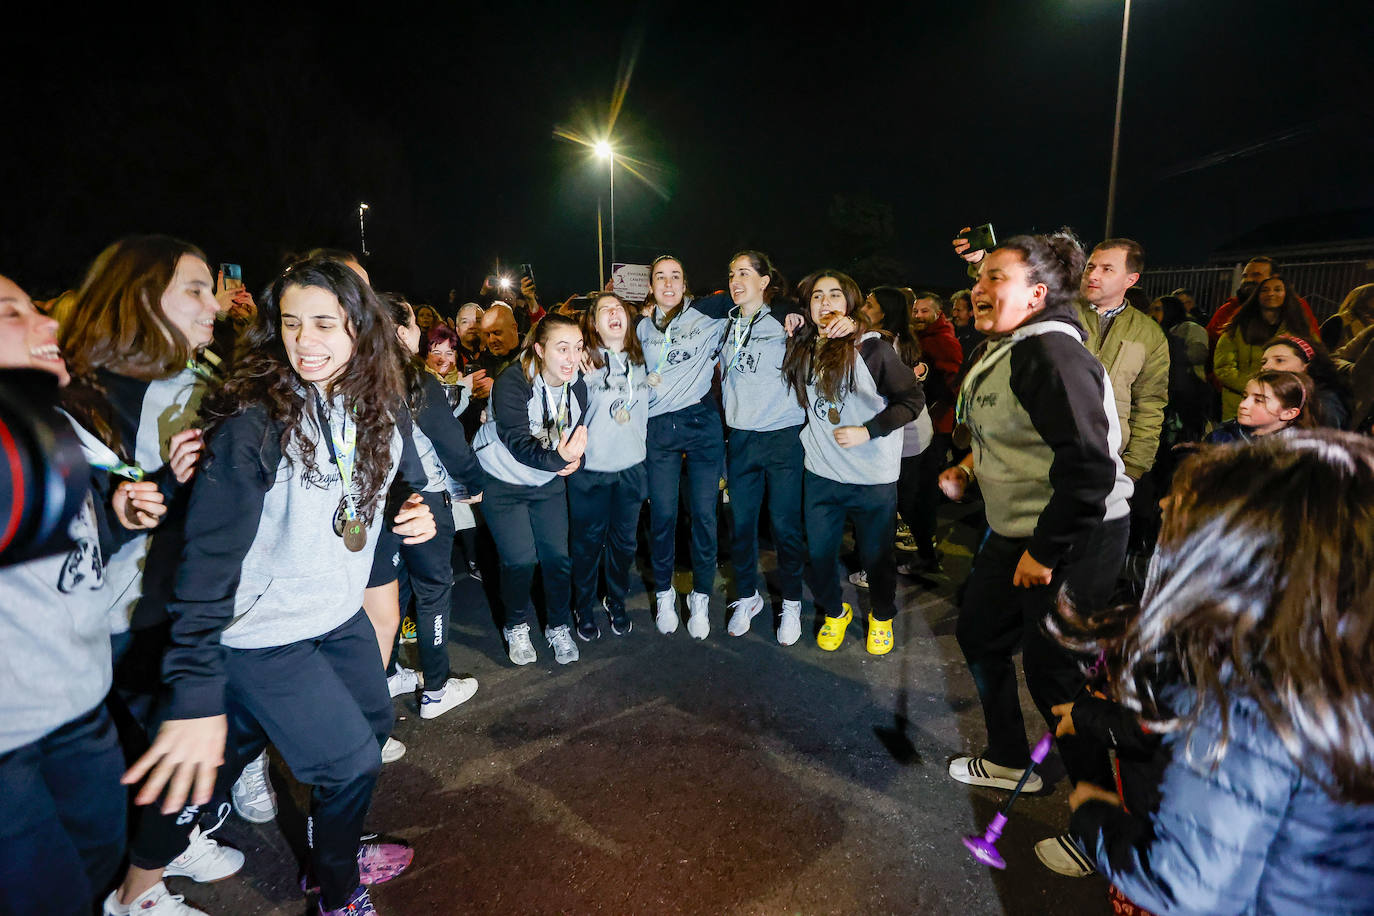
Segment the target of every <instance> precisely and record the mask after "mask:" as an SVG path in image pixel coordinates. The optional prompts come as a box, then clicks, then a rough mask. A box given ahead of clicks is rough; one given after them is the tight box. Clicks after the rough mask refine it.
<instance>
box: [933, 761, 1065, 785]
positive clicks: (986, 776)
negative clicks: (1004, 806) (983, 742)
mask: <svg viewBox="0 0 1374 916" xmlns="http://www.w3.org/2000/svg"><path fill="white" fill-rule="evenodd" d="M1024 772H1025V770H1018V769H1016V768H1014V767H1004V766H1002V765H1001V764H997V763H993V762H992V761H991V760H985V759H984V758H982V757H955V758H954V759H953V760H951V761H950V762H949V775H950V776H952V777H954V778H955V779H957V780H959V782H962V783H966V784H967V785H970V786H990V787H991V788H994V789H1007V790H1008V791H1010V790H1012V789H1015V788H1016V784H1017V783H1018V782H1019V781H1020V780H1021V774H1022V773H1024ZM1044 787H1045V784H1044V781H1043V780H1041V778H1040V774H1039V773H1032V774H1031V775H1030V778H1029V779H1027V780H1026V787H1025V788H1024V789H1022V790H1021V791H1022V792H1032V793H1033V792H1039V791H1040V790H1041V789H1043V788H1044Z"/></svg>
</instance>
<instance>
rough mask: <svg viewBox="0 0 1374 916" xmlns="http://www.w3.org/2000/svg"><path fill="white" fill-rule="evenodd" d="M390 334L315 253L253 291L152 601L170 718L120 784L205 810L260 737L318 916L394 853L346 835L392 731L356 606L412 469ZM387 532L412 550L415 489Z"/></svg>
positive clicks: (350, 277)
mask: <svg viewBox="0 0 1374 916" xmlns="http://www.w3.org/2000/svg"><path fill="white" fill-rule="evenodd" d="M393 327H394V326H393V324H392V322H391V319H390V317H389V315H388V314H387V312H386V309H385V307H384V306H383V305H382V304H381V303H380V302H379V301H378V299H377V297H376V295H375V294H374V293H373V292H372V289H371V287H370V286H368V285H367V283H366V282H364V281H363V280H362V279H361V277H360V276H358V275H357V274H355V273H354V272H353V271H352V270H351V269H349V267H347V266H345V265H344V264H341V263H339V262H337V261H335V260H332V259H329V258H315V259H311V260H307V261H304V262H300V263H297V264H295V265H293V266H291V267H289V268H288V269H287V270H286V272H285V273H283V274H282V275H281V276H280V277H278V278H277V280H276V281H275V282H274V283H273V284H272V286H271V287H270V288H269V289H268V290H267V292H266V293H265V294H264V296H263V297H262V301H261V302H260V308H259V311H258V317H257V321H256V323H255V324H254V325H253V326H252V327H251V328H250V329H249V330H248V331H247V332H246V334H245V338H244V343H245V346H244V348H243V355H242V358H241V359H240V361H239V362H238V363H237V364H236V365H235V366H234V368H233V370H232V371H231V373H230V375H229V377H228V379H227V380H226V381H225V382H224V384H223V385H222V386H221V387H219V388H217V389H216V390H215V391H214V392H213V393H212V394H211V395H210V396H208V397H207V398H206V399H205V400H204V401H203V402H202V404H201V415H202V418H203V419H204V420H206V422H207V428H209V429H211V430H212V432H211V433H210V434H209V436H208V437H207V439H208V443H209V455H208V456H207V459H206V462H205V464H204V466H203V467H202V468H201V469H200V471H199V474H198V478H197V481H196V485H195V487H194V489H193V490H192V493H191V499H190V504H189V507H188V510H187V517H186V546H185V548H184V550H183V554H182V562H181V567H180V569H179V571H178V575H177V581H176V589H175V598H174V600H173V602H172V603H171V605H170V610H171V614H172V634H171V639H172V647H171V649H169V651H168V652H167V657H166V661H165V663H164V677H165V680H166V682H167V686H168V687H169V688H170V690H171V693H172V698H171V702H170V707H171V709H170V713H169V716H168V719H167V721H165V722H164V723H163V725H162V727H161V729H160V731H159V732H158V736H157V739H156V740H155V741H154V742H153V746H152V747H151V748H150V749H149V751H148V752H147V753H146V754H145V755H144V756H143V757H142V758H140V759H139V760H138V761H137V762H136V763H135V764H134V766H133V767H132V768H130V770H129V772H128V773H126V774H125V777H124V779H125V781H126V782H128V783H135V782H139V781H141V780H143V779H144V777H145V776H146V777H148V778H147V781H146V783H145V784H144V785H143V787H142V788H141V789H140V791H139V792H138V795H137V797H136V801H137V803H138V804H150V803H153V802H155V801H156V800H157V799H159V798H160V797H163V795H164V789H165V790H166V792H165V798H164V800H163V803H162V810H163V811H164V812H174V811H176V810H178V809H179V808H180V807H181V806H182V804H184V803H185V801H186V800H187V797H188V795H189V796H191V801H192V802H193V803H194V804H198V805H200V804H205V803H206V802H207V801H209V799H210V797H211V795H212V790H214V789H215V784H216V778H217V776H218V783H219V790H220V791H221V792H224V791H226V790H227V789H228V787H229V784H230V783H232V782H233V780H234V779H235V778H236V777H237V776H238V775H239V772H240V771H241V770H242V769H243V767H244V765H245V764H246V763H247V762H248V761H250V760H253V759H254V758H255V757H257V756H258V754H260V753H261V752H262V751H263V749H264V747H265V746H266V744H268V743H269V742H270V743H271V744H272V745H273V746H274V747H275V748H276V749H277V752H278V753H279V754H280V755H281V757H282V760H283V761H284V762H285V764H286V766H287V767H288V768H289V769H290V771H291V772H292V773H293V774H294V775H295V777H296V778H297V779H299V780H300V781H301V782H303V783H305V784H307V785H309V786H310V788H311V812H310V828H309V830H310V839H309V842H307V841H306V838H305V836H304V835H303V833H301V834H298V835H295V836H291V835H288V840H289V841H290V842H291V844H292V848H293V849H294V850H295V852H296V854H297V856H298V858H300V859H301V864H302V869H303V871H304V874H305V878H306V882H307V883H306V886H310V885H317V886H318V887H319V888H320V899H319V906H320V910H321V912H325V913H331V914H333V913H344V912H346V911H347V912H354V911H357V910H361V909H365V908H370V907H371V902H370V898H369V896H368V890H367V887H366V886H364V885H365V884H373V883H378V882H380V881H385V880H388V879H389V878H391V877H394V876H395V875H396V874H398V873H399V872H400V871H401V870H403V869H404V868H405V867H406V866H407V865H408V864H409V862H410V858H411V855H412V851H411V850H410V849H409V848H408V847H403V846H399V845H397V844H389V843H372V842H369V843H365V844H361V845H360V843H359V839H358V838H359V837H360V836H362V832H363V831H362V828H363V820H364V818H365V817H366V815H367V810H368V806H369V804H370V802H371V798H372V791H373V787H374V786H375V784H376V780H377V775H378V772H379V771H380V769H381V747H382V744H383V742H385V741H386V739H387V737H388V735H389V733H390V730H391V723H392V709H391V697H390V694H389V693H388V691H387V685H386V675H385V670H384V668H383V667H382V665H381V664H379V661H380V658H379V655H378V641H377V635H376V632H375V631H374V629H373V627H372V625H371V624H370V623H369V621H368V618H367V616H366V614H365V613H364V612H363V610H362V609H361V605H362V601H363V592H364V589H365V587H366V584H367V581H368V577H369V573H370V571H371V567H372V559H373V551H374V549H375V547H376V544H377V540H378V537H379V535H380V533H381V530H382V527H383V523H384V518H385V517H387V516H389V515H391V514H392V512H393V511H394V509H393V508H392V507H391V506H389V505H388V500H387V496H388V492H389V491H390V489H391V487H392V483H393V480H394V478H395V477H396V476H397V467H398V464H400V463H401V462H403V461H409V462H412V463H413V462H415V458H414V447H413V445H408V444H407V443H408V442H409V439H410V437H409V435H408V427H409V417H408V414H407V412H406V411H405V410H404V407H403V400H402V399H403V382H402V376H401V366H400V363H399V361H398V359H397V358H396V338H395V334H394V330H393ZM419 477H420V479H423V474H420V475H419ZM406 479H407V480H413V479H415V477H414V476H410V473H409V472H408V473H407V477H406ZM394 524H395V528H394V529H393V530H394V531H395V532H396V533H397V534H398V535H400V536H402V537H403V538H405V539H406V541H407V542H410V543H417V542H419V541H422V540H424V539H426V538H427V537H432V536H433V531H434V526H433V519H432V518H431V517H430V513H429V510H428V509H427V508H426V507H425V506H424V504H423V502H422V501H420V498H419V497H418V496H416V495H411V496H410V497H409V498H408V499H407V500H406V503H405V505H404V507H402V509H401V512H400V513H399V514H398V515H396V516H395V519H394ZM264 650H267V651H264ZM217 771H218V773H217ZM289 803H290V802H289V799H288V800H285V801H284V802H283V804H284V805H285V804H289ZM279 823H282V824H284V825H292V824H294V825H298V826H300V827H301V828H302V829H303V827H304V819H303V818H283V819H282V820H280V821H279ZM360 869H361V870H360ZM350 908H352V909H350Z"/></svg>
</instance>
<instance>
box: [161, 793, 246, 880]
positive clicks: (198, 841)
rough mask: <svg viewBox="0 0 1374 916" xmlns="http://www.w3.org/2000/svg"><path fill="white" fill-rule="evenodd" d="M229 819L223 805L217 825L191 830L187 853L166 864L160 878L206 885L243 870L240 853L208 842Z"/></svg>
mask: <svg viewBox="0 0 1374 916" xmlns="http://www.w3.org/2000/svg"><path fill="white" fill-rule="evenodd" d="M228 816H229V805H227V804H223V805H220V806H219V823H217V824H215V826H213V827H211V828H210V829H209V830H201V829H200V828H199V827H194V828H192V830H191V842H190V844H189V845H187V847H186V851H185V852H183V853H182V854H181V855H179V856H177V857H176V858H175V859H173V860H172V861H171V862H168V863H167V867H166V868H165V869H163V872H162V876H163V877H164V878H190V879H191V880H192V881H199V882H200V883H202V884H205V883H207V882H210V881H220V880H223V879H224V878H227V877H229V876H230V875H232V874H235V873H236V872H237V871H238V870H239V869H240V868H243V853H241V852H239V851H238V850H237V849H230V848H229V847H228V846H221V845H220V844H219V843H216V842H215V841H214V840H212V839H210V834H212V833H214V832H215V831H216V830H218V829H219V828H220V827H221V826H223V825H224V819H225V818H227V817H228Z"/></svg>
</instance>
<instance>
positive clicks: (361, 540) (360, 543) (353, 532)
mask: <svg viewBox="0 0 1374 916" xmlns="http://www.w3.org/2000/svg"><path fill="white" fill-rule="evenodd" d="M343 542H344V546H345V547H347V548H348V549H349V550H351V551H353V552H354V553H357V552H358V551H360V550H362V549H363V548H364V547H366V546H367V529H366V528H364V527H363V523H362V522H361V521H360V520H358V519H354V520H353V521H351V522H349V523H348V524H347V525H345V526H344V533H343Z"/></svg>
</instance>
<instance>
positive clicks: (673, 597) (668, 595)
mask: <svg viewBox="0 0 1374 916" xmlns="http://www.w3.org/2000/svg"><path fill="white" fill-rule="evenodd" d="M654 601H655V602H656V604H657V605H658V613H657V614H656V615H655V617H656V619H655V623H657V624H658V631H659V632H660V633H662V634H663V635H664V636H667V635H668V634H669V633H676V632H677V624H678V617H677V592H675V591H673V590H672V589H671V588H670V589H668V590H667V591H662V592H658V593H657V594H655V595H654Z"/></svg>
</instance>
